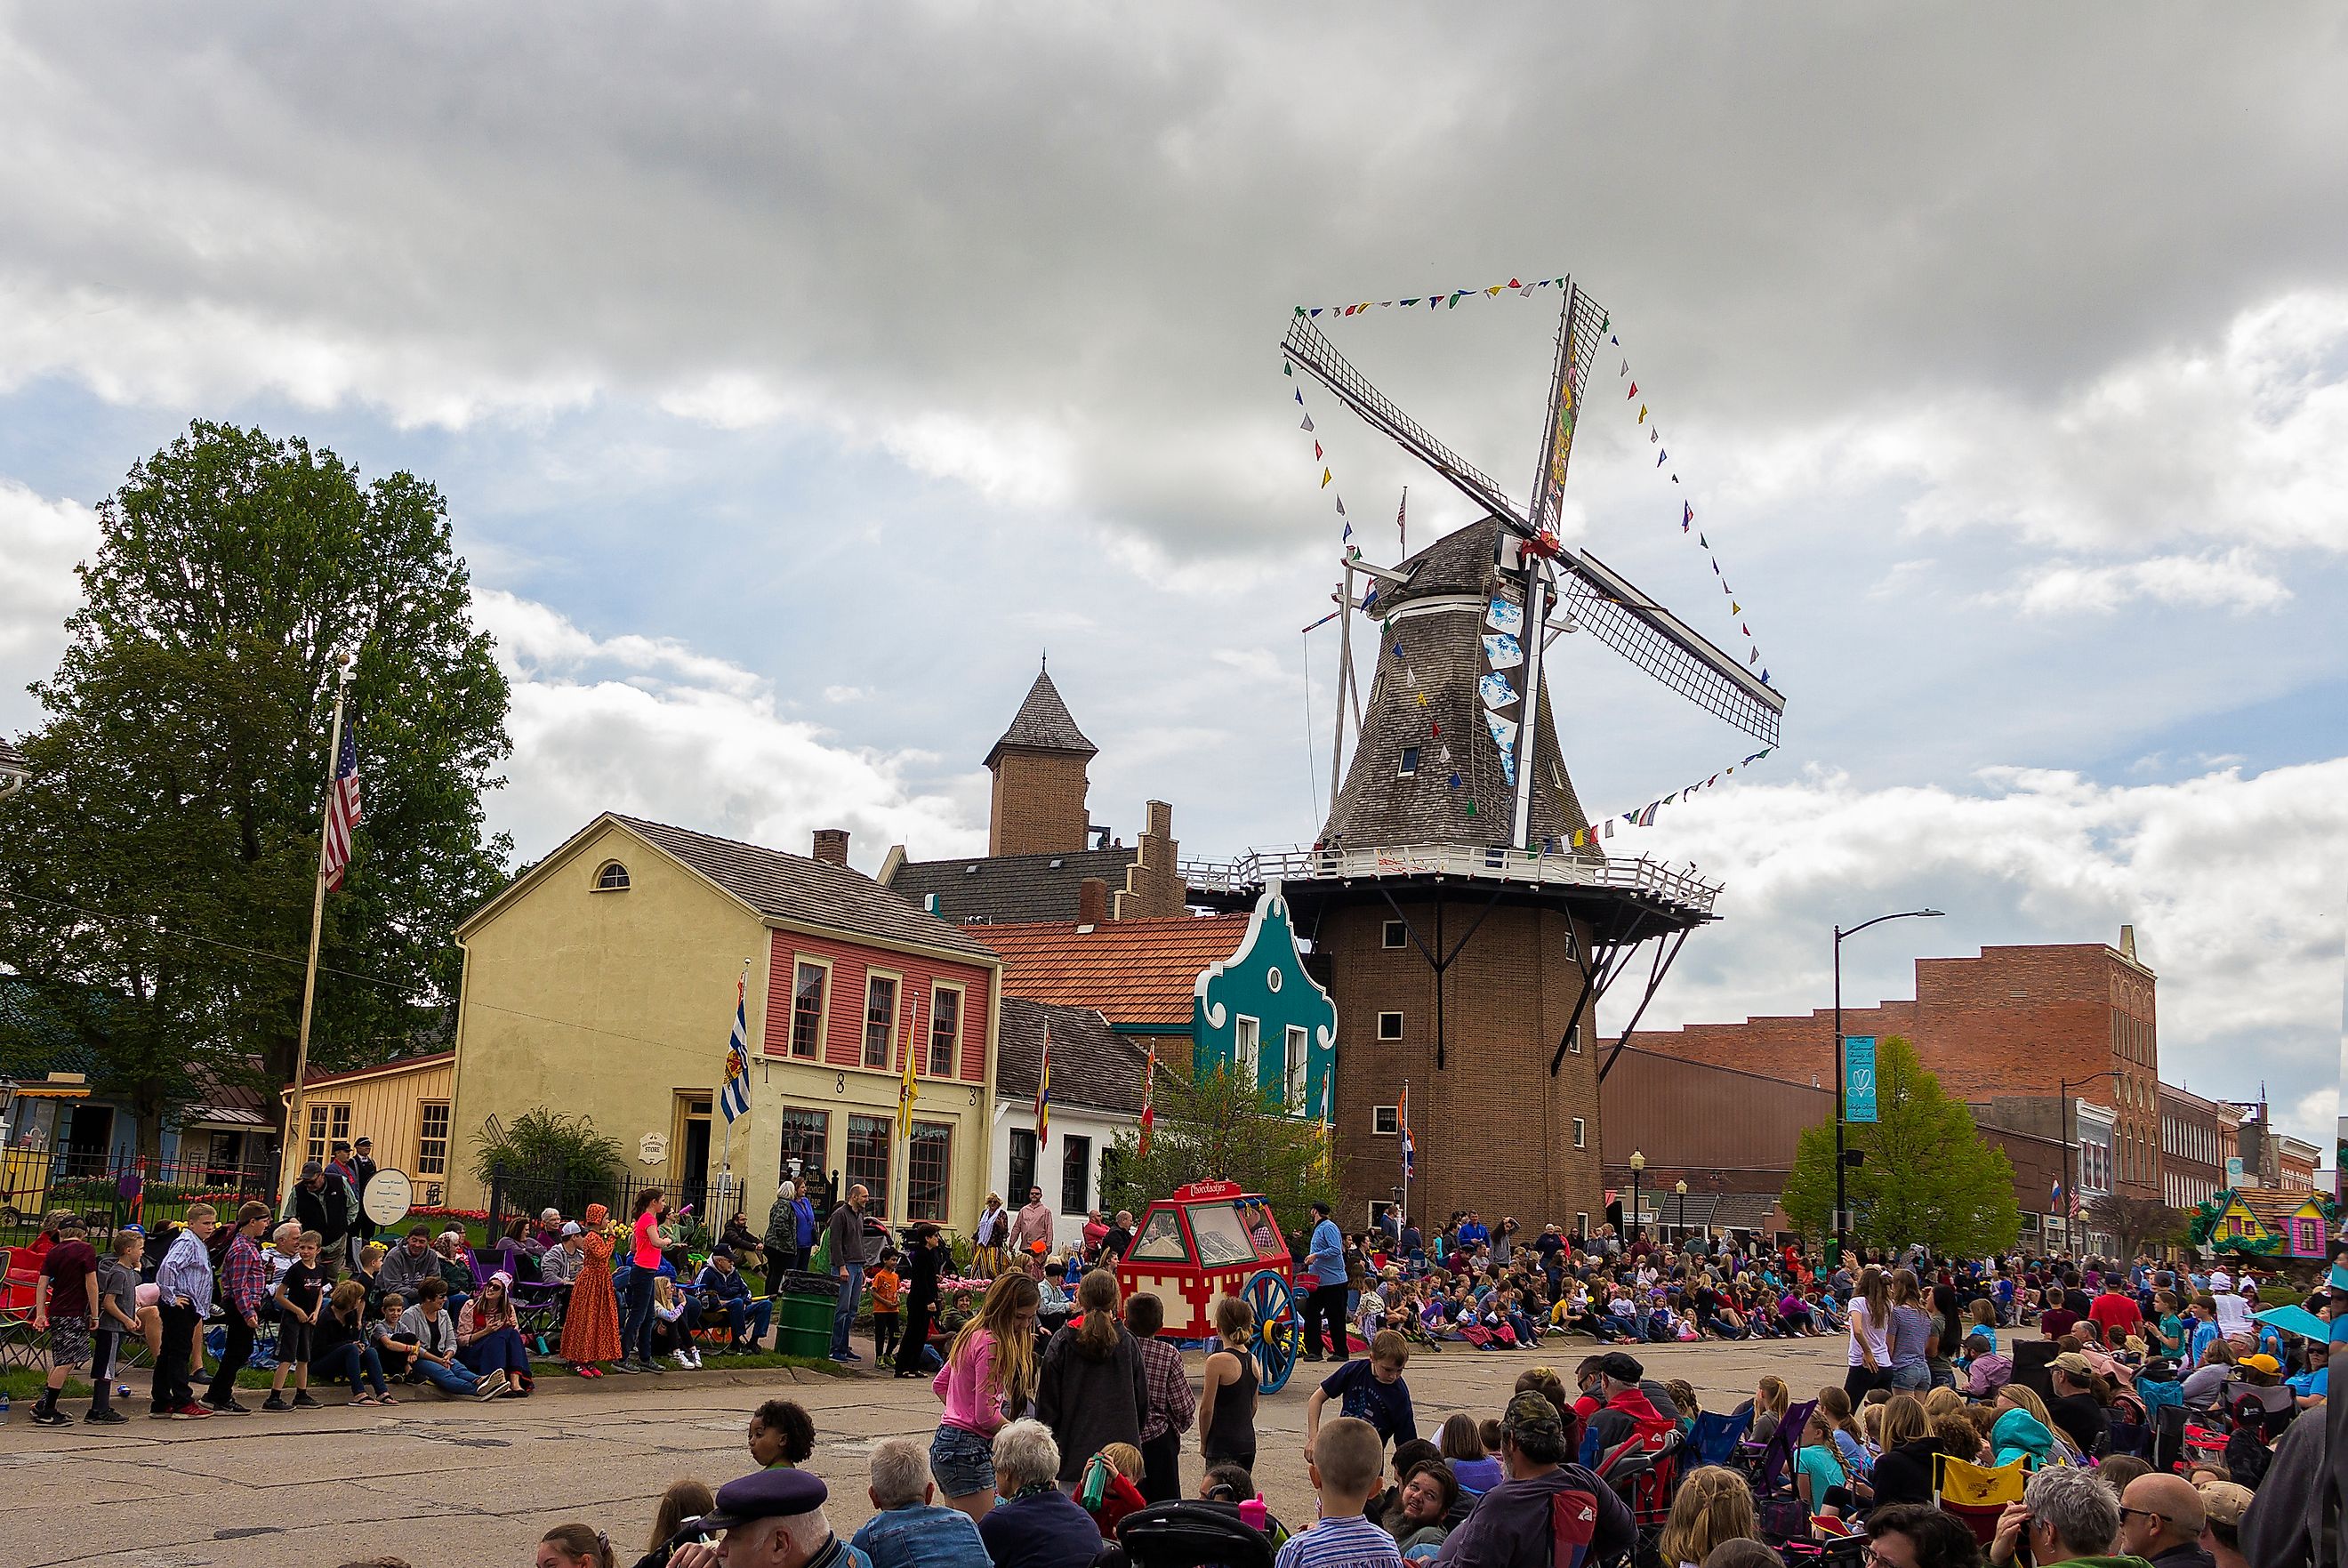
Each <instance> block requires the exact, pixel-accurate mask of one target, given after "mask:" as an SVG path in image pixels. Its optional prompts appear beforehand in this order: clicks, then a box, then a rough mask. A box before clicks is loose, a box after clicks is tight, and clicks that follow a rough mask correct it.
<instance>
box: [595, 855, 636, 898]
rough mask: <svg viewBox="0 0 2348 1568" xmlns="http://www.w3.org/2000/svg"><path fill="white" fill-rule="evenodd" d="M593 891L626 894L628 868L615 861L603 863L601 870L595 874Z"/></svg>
mask: <svg viewBox="0 0 2348 1568" xmlns="http://www.w3.org/2000/svg"><path fill="white" fill-rule="evenodd" d="M595 891H596V892H627V891H628V868H627V867H625V866H623V865H622V864H621V863H620V862H619V861H604V862H603V869H602V871H600V872H596V873H595Z"/></svg>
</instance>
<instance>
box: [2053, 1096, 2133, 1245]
mask: <svg viewBox="0 0 2348 1568" xmlns="http://www.w3.org/2000/svg"><path fill="white" fill-rule="evenodd" d="M2119 1076H2120V1069H2119V1068H2105V1069H2104V1070H2103V1071H2102V1072H2099V1073H2089V1074H2088V1075H2087V1076H2086V1077H2085V1078H2081V1079H2079V1080H2078V1081H2077V1082H2076V1083H2074V1082H2072V1081H2071V1080H2070V1079H2069V1078H2057V1079H2055V1084H2056V1086H2057V1087H2056V1089H2055V1093H2056V1094H2057V1095H2059V1096H2060V1097H2061V1103H2060V1104H2058V1105H2057V1106H2056V1107H2055V1118H2056V1119H2055V1131H2056V1132H2058V1133H2059V1134H2061V1136H2062V1139H2063V1190H2064V1191H2065V1192H2067V1193H2069V1194H2070V1199H2071V1207H2072V1209H2073V1211H2074V1212H2076V1211H2077V1209H2078V1207H2079V1167H2078V1162H2077V1161H2075V1160H2074V1159H2073V1158H2072V1155H2073V1154H2074V1153H2075V1151H2076V1150H2077V1148H2078V1145H2077V1144H2076V1143H2075V1141H2074V1140H2073V1139H2072V1136H2071V1135H2072V1133H2073V1131H2074V1130H2076V1129H2077V1127H2078V1124H2079V1119H2078V1118H2077V1117H2075V1116H2074V1115H2072V1114H2071V1091H2072V1090H2073V1089H2075V1088H2086V1087H2087V1086H2088V1085H2089V1084H2091V1083H2093V1082H2095V1081H2096V1079H2097V1078H2110V1079H2112V1080H2113V1081H2115V1082H2117V1081H2118V1079H2119ZM2063 1239H2064V1241H2065V1242H2067V1243H2070V1247H2071V1255H2072V1256H2073V1257H2076V1256H2078V1255H2079V1242H2078V1236H2077V1233H2076V1232H2075V1230H2074V1229H2073V1228H2072V1224H2071V1216H2070V1215H2069V1214H2065V1215H2064V1216H2063Z"/></svg>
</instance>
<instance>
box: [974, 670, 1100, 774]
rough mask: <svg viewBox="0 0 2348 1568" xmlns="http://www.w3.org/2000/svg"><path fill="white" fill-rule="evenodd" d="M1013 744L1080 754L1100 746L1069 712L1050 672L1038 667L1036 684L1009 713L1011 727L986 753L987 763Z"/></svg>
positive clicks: (1094, 753) (1095, 751) (1096, 750)
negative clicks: (1015, 709) (1087, 737)
mask: <svg viewBox="0 0 2348 1568" xmlns="http://www.w3.org/2000/svg"><path fill="white" fill-rule="evenodd" d="M1010 746H1016V747H1022V748H1025V749H1027V750H1030V751H1072V752H1075V753H1076V754H1078V755H1079V756H1084V757H1093V756H1097V755H1098V754H1099V752H1100V748H1099V747H1097V746H1095V745H1094V744H1093V743H1092V742H1091V741H1089V740H1086V738H1085V732H1084V731H1083V730H1081V729H1078V728H1077V727H1076V719H1075V718H1074V717H1071V716H1070V714H1069V712H1068V705H1067V704H1066V703H1065V702H1062V701H1061V700H1060V688H1059V687H1057V686H1054V685H1053V684H1052V672H1051V671H1049V670H1039V671H1037V672H1036V674H1035V685H1034V686H1029V687H1028V688H1027V700H1026V701H1025V702H1023V703H1021V704H1020V705H1019V711H1018V712H1017V713H1015V714H1014V715H1012V716H1011V727H1010V728H1008V729H1006V730H1004V732H1003V738H1001V739H1000V740H997V741H996V742H995V743H994V746H993V748H990V749H989V750H988V751H987V754H986V764H985V765H986V766H987V767H989V768H992V767H994V759H995V758H998V757H1000V756H1002V755H1003V750H1004V748H1005V747H1010Z"/></svg>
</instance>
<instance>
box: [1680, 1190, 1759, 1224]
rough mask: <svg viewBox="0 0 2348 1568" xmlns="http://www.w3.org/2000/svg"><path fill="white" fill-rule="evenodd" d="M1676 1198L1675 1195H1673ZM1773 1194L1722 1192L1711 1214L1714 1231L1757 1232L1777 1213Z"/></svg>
mask: <svg viewBox="0 0 2348 1568" xmlns="http://www.w3.org/2000/svg"><path fill="white" fill-rule="evenodd" d="M1674 1196H1676V1194H1674ZM1778 1201H1779V1200H1778V1198H1777V1195H1776V1193H1775V1192H1723V1193H1722V1194H1721V1195H1720V1202H1719V1204H1718V1205H1717V1206H1716V1207H1715V1208H1714V1210H1713V1212H1712V1224H1713V1228H1714V1229H1715V1230H1732V1231H1757V1230H1760V1229H1761V1228H1762V1227H1764V1226H1765V1225H1766V1224H1767V1223H1768V1222H1769V1216H1770V1215H1771V1214H1773V1213H1776V1211H1777V1204H1778Z"/></svg>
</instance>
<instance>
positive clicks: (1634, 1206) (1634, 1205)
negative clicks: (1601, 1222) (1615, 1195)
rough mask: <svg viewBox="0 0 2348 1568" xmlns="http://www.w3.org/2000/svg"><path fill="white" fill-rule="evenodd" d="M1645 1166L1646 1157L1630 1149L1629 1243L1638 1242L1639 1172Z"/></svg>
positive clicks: (1635, 1243)
mask: <svg viewBox="0 0 2348 1568" xmlns="http://www.w3.org/2000/svg"><path fill="white" fill-rule="evenodd" d="M1646 1168H1647V1157H1646V1156H1645V1155H1643V1154H1642V1153H1640V1152H1639V1151H1638V1150H1635V1149H1633V1150H1631V1244H1632V1245H1633V1246H1636V1245H1637V1244H1638V1242H1639V1172H1640V1171H1644V1170H1645V1169H1646Z"/></svg>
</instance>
